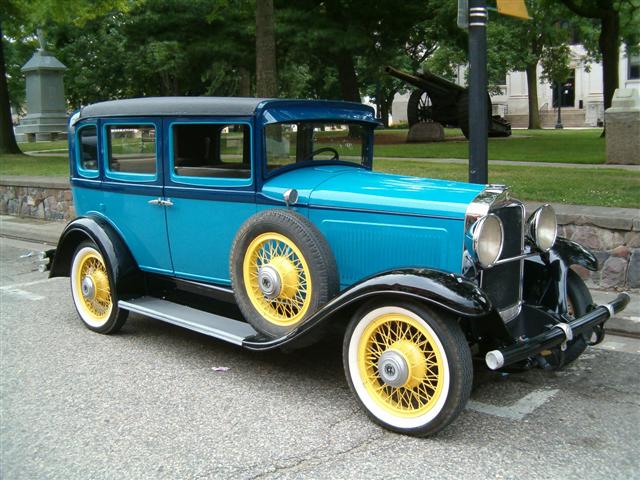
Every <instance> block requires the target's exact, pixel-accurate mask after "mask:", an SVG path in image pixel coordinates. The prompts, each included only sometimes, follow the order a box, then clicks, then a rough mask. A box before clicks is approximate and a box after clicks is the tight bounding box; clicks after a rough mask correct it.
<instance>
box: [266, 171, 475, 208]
mask: <svg viewBox="0 0 640 480" xmlns="http://www.w3.org/2000/svg"><path fill="white" fill-rule="evenodd" d="M290 188H295V189H296V190H298V193H299V200H298V204H299V205H308V206H310V207H320V208H321V207H326V208H337V209H348V210H362V211H376V212H389V213H403V214H414V215H415V214H419V215H427V216H437V217H453V218H464V215H465V213H466V210H467V206H468V205H469V203H470V202H471V201H472V200H473V199H474V198H475V197H476V195H478V193H480V192H481V191H482V190H483V189H484V188H485V186H484V185H476V184H470V183H463V182H453V181H449V180H436V179H429V178H421V177H409V176H403V175H391V174H388V173H378V172H372V171H369V170H365V169H363V168H358V167H352V166H342V165H329V166H317V167H308V168H300V169H295V170H291V171H289V172H285V173H282V174H280V175H277V176H275V177H273V178H271V179H269V180H267V182H265V185H264V186H263V189H262V192H263V194H264V195H265V196H266V197H268V198H272V199H274V200H277V201H281V200H282V195H283V193H284V192H285V191H286V190H287V189H290Z"/></svg>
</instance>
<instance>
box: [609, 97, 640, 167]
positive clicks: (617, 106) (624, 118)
mask: <svg viewBox="0 0 640 480" xmlns="http://www.w3.org/2000/svg"><path fill="white" fill-rule="evenodd" d="M638 93H639V92H638V90H637V89H635V88H618V89H617V90H616V91H615V93H614V94H613V99H612V100H611V107H610V108H607V109H606V110H605V112H604V124H605V128H606V132H607V133H606V142H607V150H606V152H607V154H606V157H607V163H615V164H626V165H629V164H631V165H640V95H639V94H638Z"/></svg>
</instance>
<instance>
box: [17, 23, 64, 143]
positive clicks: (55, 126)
mask: <svg viewBox="0 0 640 480" xmlns="http://www.w3.org/2000/svg"><path fill="white" fill-rule="evenodd" d="M38 41H39V43H40V48H39V49H38V50H36V52H35V53H34V54H33V56H32V57H31V58H30V59H29V61H28V62H27V63H25V65H24V66H23V67H22V71H23V72H24V73H25V76H26V81H27V115H26V116H25V117H24V118H23V119H22V121H21V122H20V125H18V126H17V127H16V140H18V141H19V142H24V141H28V142H34V141H38V140H54V139H56V138H66V131H67V109H66V102H65V98H64V85H63V83H62V75H63V73H64V71H65V70H66V69H67V67H65V66H64V65H63V64H62V63H61V62H60V61H59V60H58V59H57V58H56V57H54V56H53V55H52V54H51V53H49V52H47V50H46V40H45V38H44V34H43V33H42V30H38Z"/></svg>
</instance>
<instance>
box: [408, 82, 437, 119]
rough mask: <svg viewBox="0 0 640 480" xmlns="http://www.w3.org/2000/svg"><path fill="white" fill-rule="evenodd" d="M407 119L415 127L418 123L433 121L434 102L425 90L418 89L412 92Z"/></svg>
mask: <svg viewBox="0 0 640 480" xmlns="http://www.w3.org/2000/svg"><path fill="white" fill-rule="evenodd" d="M407 121H408V122H409V127H413V126H414V125H415V124H416V123H426V122H432V121H433V103H432V102H431V98H430V97H429V95H428V94H427V92H425V91H424V90H420V89H416V90H414V91H413V92H411V96H410V97H409V102H408V103H407Z"/></svg>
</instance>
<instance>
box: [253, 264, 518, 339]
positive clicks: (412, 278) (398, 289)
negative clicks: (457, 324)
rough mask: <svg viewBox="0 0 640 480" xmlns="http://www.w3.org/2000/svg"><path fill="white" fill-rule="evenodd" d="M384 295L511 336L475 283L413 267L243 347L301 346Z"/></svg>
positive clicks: (357, 288)
mask: <svg viewBox="0 0 640 480" xmlns="http://www.w3.org/2000/svg"><path fill="white" fill-rule="evenodd" d="M381 296H387V297H389V298H390V299H395V300H398V299H401V300H414V301H418V302H422V303H426V304H428V305H431V306H434V307H436V308H440V309H443V310H445V311H447V312H449V313H451V314H453V315H455V316H457V317H462V318H466V319H470V320H477V319H483V321H484V319H486V320H487V321H488V322H491V323H496V327H497V328H501V329H502V330H504V332H500V333H501V334H505V335H507V336H508V334H507V333H506V330H505V329H504V326H503V323H502V320H501V319H500V317H499V315H498V314H497V313H496V312H495V310H494V308H493V306H492V304H491V300H489V297H488V296H487V295H486V294H485V293H484V292H483V291H482V290H481V289H480V288H478V286H477V285H476V284H475V283H473V282H471V281H469V280H467V279H465V278H463V277H461V276H459V275H455V274H452V273H446V272H441V271H439V270H429V269H417V268H411V269H399V270H390V271H387V272H383V273H380V274H377V275H374V276H371V277H369V278H366V279H364V280H362V281H360V282H358V283H356V284H354V285H352V286H351V287H349V288H347V289H346V290H343V291H342V292H340V294H339V295H338V296H336V297H335V298H334V299H333V300H331V301H330V302H329V303H327V304H326V305H325V306H324V307H322V308H321V309H320V310H318V311H317V312H315V313H314V314H313V315H311V317H309V318H308V319H307V320H305V322H304V323H302V324H301V325H299V326H298V327H297V328H295V329H294V330H292V331H291V332H289V333H288V334H286V335H285V336H283V337H280V338H275V339H274V338H268V337H265V336H262V335H255V336H253V337H250V338H246V339H245V340H244V342H243V346H244V347H246V348H248V349H250V350H270V349H272V348H277V347H282V346H285V345H288V344H291V343H294V342H295V343H297V341H299V340H300V338H301V337H306V336H307V334H309V333H310V332H312V331H315V330H316V329H317V328H319V327H321V326H322V325H324V324H325V323H326V322H328V321H329V320H331V319H332V318H333V317H334V316H335V315H336V314H337V313H339V312H340V311H342V310H343V309H345V308H346V307H348V306H353V305H354V304H359V303H361V302H363V301H365V300H369V299H372V298H380V297H381Z"/></svg>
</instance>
